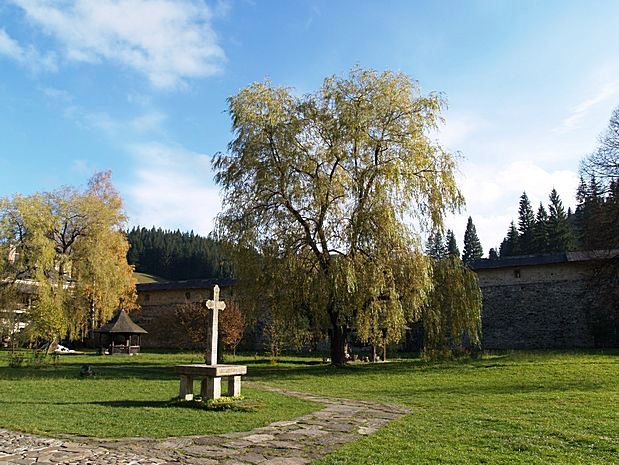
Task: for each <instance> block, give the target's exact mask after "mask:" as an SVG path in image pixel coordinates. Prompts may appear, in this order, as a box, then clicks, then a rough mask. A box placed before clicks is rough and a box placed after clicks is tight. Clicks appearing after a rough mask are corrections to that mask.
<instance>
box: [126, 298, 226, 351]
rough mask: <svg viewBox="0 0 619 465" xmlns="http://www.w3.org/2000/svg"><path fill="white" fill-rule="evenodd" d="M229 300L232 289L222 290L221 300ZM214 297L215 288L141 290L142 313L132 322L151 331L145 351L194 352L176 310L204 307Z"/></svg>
mask: <svg viewBox="0 0 619 465" xmlns="http://www.w3.org/2000/svg"><path fill="white" fill-rule="evenodd" d="M230 296H231V290H230V288H225V287H222V289H221V293H220V299H222V300H224V301H225V300H227V299H229V298H230ZM212 297H213V289H212V288H211V289H206V288H204V289H161V290H149V291H140V290H138V303H139V304H140V307H141V311H139V312H137V313H135V314H131V318H132V319H133V321H135V322H136V323H137V324H138V325H140V326H141V327H142V328H144V329H145V330H146V331H148V334H145V335H144V336H142V347H161V348H181V349H183V348H195V344H193V343H192V342H191V340H190V339H189V337H188V336H187V333H186V331H185V329H184V328H183V327H182V325H181V324H180V323H179V321H178V318H176V306H177V305H179V304H184V303H203V302H205V301H206V300H208V299H211V298H212ZM224 311H225V310H224Z"/></svg>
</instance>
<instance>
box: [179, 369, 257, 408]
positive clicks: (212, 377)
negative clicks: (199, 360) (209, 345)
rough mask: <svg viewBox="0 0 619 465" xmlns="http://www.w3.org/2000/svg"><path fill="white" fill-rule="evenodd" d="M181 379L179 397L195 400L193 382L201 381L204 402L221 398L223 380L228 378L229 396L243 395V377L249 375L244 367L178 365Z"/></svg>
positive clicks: (201, 393)
mask: <svg viewBox="0 0 619 465" xmlns="http://www.w3.org/2000/svg"><path fill="white" fill-rule="evenodd" d="M174 369H175V370H176V373H177V374H179V375H180V377H181V385H180V390H179V397H180V399H181V400H193V380H194V379H201V380H202V382H201V385H200V395H201V396H202V399H203V400H206V399H219V398H220V397H221V378H228V396H230V397H236V396H240V395H241V375H244V374H247V367H246V366H244V365H201V364H196V365H176V367H174Z"/></svg>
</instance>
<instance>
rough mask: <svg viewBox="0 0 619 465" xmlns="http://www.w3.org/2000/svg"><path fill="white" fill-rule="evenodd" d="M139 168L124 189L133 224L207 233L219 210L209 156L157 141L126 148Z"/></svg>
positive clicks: (217, 192) (219, 200)
mask: <svg viewBox="0 0 619 465" xmlns="http://www.w3.org/2000/svg"><path fill="white" fill-rule="evenodd" d="M129 151H130V152H131V153H132V154H133V156H134V157H135V160H136V162H137V163H138V166H139V168H138V169H137V172H136V175H135V180H134V181H133V183H132V185H131V186H129V187H128V188H127V199H128V204H129V215H130V218H131V222H132V223H133V224H134V225H141V226H146V227H150V226H153V225H155V226H160V227H162V228H169V229H177V228H179V229H181V230H189V229H193V230H194V231H195V232H198V233H200V234H203V235H206V234H208V233H209V232H211V231H212V230H213V227H214V225H215V216H216V215H217V213H219V211H220V209H221V199H220V196H219V190H218V188H217V187H216V186H215V185H213V181H212V179H213V173H212V171H211V169H210V161H209V160H210V157H209V156H207V155H204V154H200V153H196V152H191V151H188V150H186V149H184V148H182V147H176V146H168V145H163V144H160V143H147V144H136V145H133V146H131V147H130V148H129Z"/></svg>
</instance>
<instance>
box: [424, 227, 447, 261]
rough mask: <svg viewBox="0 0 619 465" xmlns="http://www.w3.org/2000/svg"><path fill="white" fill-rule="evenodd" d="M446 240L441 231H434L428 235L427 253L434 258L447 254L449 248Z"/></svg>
mask: <svg viewBox="0 0 619 465" xmlns="http://www.w3.org/2000/svg"><path fill="white" fill-rule="evenodd" d="M445 245H446V244H445V241H444V240H443V235H442V234H441V232H440V231H438V230H437V231H433V232H432V233H431V234H430V237H428V243H427V245H426V254H427V255H429V256H430V257H432V258H435V259H440V258H444V257H445V256H446V255H447V249H446V247H445Z"/></svg>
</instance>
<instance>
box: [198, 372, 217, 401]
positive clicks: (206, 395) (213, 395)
mask: <svg viewBox="0 0 619 465" xmlns="http://www.w3.org/2000/svg"><path fill="white" fill-rule="evenodd" d="M200 395H201V396H202V399H219V398H220V397H221V377H219V376H215V377H210V376H209V377H207V378H204V379H203V380H202V384H201V389H200Z"/></svg>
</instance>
